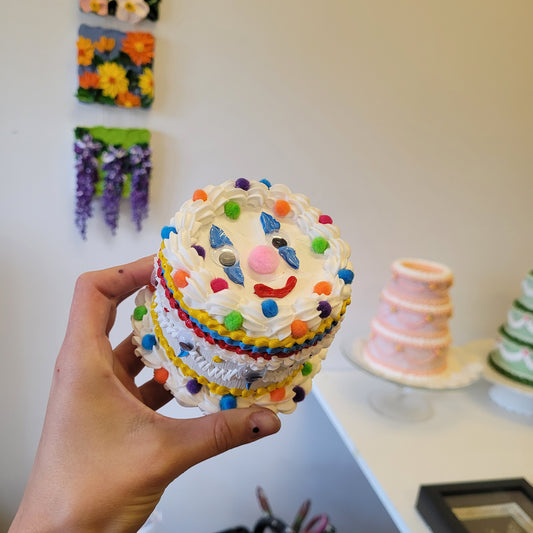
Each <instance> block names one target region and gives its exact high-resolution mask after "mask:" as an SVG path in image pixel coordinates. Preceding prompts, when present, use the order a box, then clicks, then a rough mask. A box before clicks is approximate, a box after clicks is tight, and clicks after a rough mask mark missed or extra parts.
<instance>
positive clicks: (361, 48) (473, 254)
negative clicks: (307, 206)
mask: <svg viewBox="0 0 533 533" xmlns="http://www.w3.org/2000/svg"><path fill="white" fill-rule="evenodd" d="M76 5H77V2H76V1H74V0H73V1H72V2H68V3H67V2H64V1H59V0H55V1H48V2H37V1H30V2H15V1H13V2H4V3H3V6H2V7H3V12H2V17H1V19H0V49H1V50H2V66H1V77H0V80H1V82H0V158H1V161H2V170H1V172H2V180H1V186H0V187H1V189H0V193H1V194H0V198H1V200H0V201H1V209H0V217H1V222H0V235H1V241H0V243H1V246H2V251H3V252H2V284H1V288H2V293H3V301H4V305H3V306H2V310H1V327H2V330H1V333H2V337H1V338H2V346H3V364H2V367H3V368H2V374H1V378H0V405H2V408H1V411H0V413H1V414H0V417H1V418H0V427H1V428H2V435H3V439H2V448H1V449H2V454H1V456H0V472H1V481H0V484H1V487H0V523H1V517H2V516H5V517H8V518H9V516H10V515H11V514H12V513H13V512H14V510H15V508H16V505H17V502H18V499H19V498H20V495H21V492H22V490H23V486H24V483H25V480H26V477H27V475H28V473H29V469H30V467H31V462H32V458H33V453H34V451H35V448H36V445H37V440H38V437H39V433H40V428H41V424H42V420H43V415H44V409H45V403H46V398H47V393H48V387H49V382H50V376H51V370H52V366H53V362H54V359H55V356H56V353H57V350H58V348H59V346H60V343H61V340H62V336H63V332H64V325H65V322H66V317H67V313H68V308H69V305H70V297H71V292H72V287H73V284H74V281H75V278H76V276H77V275H78V274H79V273H80V272H83V271H84V270H87V269H93V268H101V267H105V266H110V265H113V264H117V263H121V262H126V261H129V260H131V259H134V258H137V257H139V256H142V255H145V254H148V253H151V252H154V251H155V249H156V248H157V246H158V242H159V229H160V227H161V226H162V225H164V224H165V223H166V222H167V221H168V219H169V218H170V216H171V215H172V214H173V212H174V211H175V210H176V209H177V208H178V207H179V205H180V204H181V203H182V202H183V201H184V200H185V199H187V198H188V197H189V196H190V195H191V193H192V191H193V190H194V189H195V188H197V187H199V186H203V185H205V184H208V183H216V182H218V181H220V180H222V179H226V178H231V177H267V178H269V179H270V180H271V181H274V182H284V183H287V184H288V185H289V186H291V188H293V189H294V190H297V191H300V192H304V193H306V194H307V195H308V196H310V198H311V200H312V202H313V203H314V204H315V205H317V206H319V207H321V208H322V210H323V211H324V212H325V213H328V214H330V215H332V216H333V218H334V220H335V222H336V223H337V224H338V225H339V226H340V227H341V229H342V230H343V235H344V237H345V238H346V240H347V241H348V242H349V243H350V244H351V246H352V251H353V263H354V266H355V269H356V273H357V280H356V284H355V286H354V288H355V290H354V295H353V304H352V306H351V308H350V310H349V317H348V319H347V320H348V321H349V322H350V324H351V325H350V327H345V328H344V331H343V332H341V334H342V335H343V336H346V335H356V336H365V335H366V334H367V333H368V324H369V321H370V319H371V317H372V315H373V313H374V312H375V310H376V306H377V296H378V293H379V290H380V289H381V287H382V285H383V284H384V282H385V281H386V279H387V278H388V276H389V266H390V263H391V261H392V260H393V259H395V258H397V257H400V256H406V255H407V256H419V257H425V258H428V259H433V260H437V261H442V262H444V263H446V264H448V265H449V266H450V267H452V269H453V271H454V273H455V276H456V283H455V286H454V288H453V290H452V298H453V300H454V305H455V316H454V318H453V320H452V328H453V329H452V333H453V334H454V337H455V339H456V341H457V342H458V343H463V342H466V341H468V340H471V339H476V338H479V337H486V336H492V335H494V334H495V331H496V328H497V326H498V325H499V323H500V322H501V321H502V320H503V319H504V316H505V313H506V310H507V307H508V305H509V303H510V301H511V300H512V299H513V298H514V297H515V296H516V295H517V294H518V293H519V290H520V287H519V284H520V281H521V279H522V278H523V276H524V275H525V274H526V272H527V271H528V270H529V269H530V268H532V267H533V245H532V241H533V240H532V237H531V235H532V228H533V209H532V198H533V194H532V193H533V178H532V169H533V150H532V149H531V147H532V146H533V104H532V94H533V92H532V89H533V63H532V60H531V50H532V49H533V33H532V32H531V23H532V19H533V3H531V2H530V1H529V0H510V1H507V2H501V1H499V0H446V1H440V2H438V1H431V0H430V1H421V0H419V1H416V0H405V1H401V2H399V1H396V0H378V1H372V2H370V1H367V2H365V1H362V0H344V1H342V0H332V1H325V0H289V1H287V0H269V1H268V2H260V1H258V0H256V1H250V0H224V1H216V0H210V1H207V0H181V1H180V0H165V1H164V2H163V4H162V8H161V15H162V18H161V20H160V21H159V22H157V23H156V24H151V23H148V22H147V23H143V25H142V28H143V29H147V30H149V31H153V32H154V34H155V35H156V38H157V54H156V59H155V79H156V84H157V86H156V102H155V104H154V106H153V108H152V109H151V110H150V111H127V110H123V109H111V108H104V107H99V106H95V105H83V104H80V103H79V102H77V100H76V99H75V98H74V97H73V96H72V95H73V93H74V92H75V88H76V64H75V41H76V35H77V28H78V25H79V24H80V23H82V22H86V23H89V24H92V25H103V26H114V27H116V26H117V23H116V21H113V20H111V21H108V20H103V19H101V18H98V17H91V16H88V15H83V14H81V13H79V12H78V10H77V7H76ZM118 26H120V25H118ZM96 124H103V125H108V126H123V127H128V126H135V127H147V128H149V129H151V130H152V131H153V149H154V167H155V171H154V178H153V184H152V192H151V215H150V218H149V219H148V221H147V222H146V223H145V227H144V230H143V232H142V233H140V234H137V233H136V232H135V231H134V229H133V226H132V225H131V224H130V223H129V222H128V221H127V211H125V214H124V215H123V216H122V217H121V225H120V228H119V231H118V234H117V236H116V237H114V238H113V237H111V236H110V235H109V233H108V231H107V229H106V228H105V227H104V225H103V223H102V222H101V220H100V218H98V219H94V220H93V221H92V222H91V223H90V226H89V232H88V241H87V242H82V241H81V239H80V238H79V236H78V235H77V232H76V229H75V227H74V223H73V208H74V202H73V192H74V172H73V158H72V155H71V152H72V148H71V145H72V129H73V128H74V127H75V126H77V125H96ZM128 312H129V311H128V310H125V313H124V317H123V318H122V319H121V320H122V321H121V323H120V326H119V328H118V332H117V333H116V338H120V337H121V336H123V335H124V334H125V333H126V332H127V329H128V325H127V321H128V317H127V315H128ZM348 330H349V331H348ZM331 364H336V363H335V357H332V363H331ZM339 364H340V363H339ZM285 424H286V425H289V424H290V418H288V419H286V421H285ZM298 499H299V498H298Z"/></svg>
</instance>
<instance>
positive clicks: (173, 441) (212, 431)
mask: <svg viewBox="0 0 533 533" xmlns="http://www.w3.org/2000/svg"><path fill="white" fill-rule="evenodd" d="M172 422H175V423H176V424H171V425H170V427H168V431H169V434H168V435H167V436H168V438H169V440H170V442H169V447H168V448H167V450H173V451H174V452H175V460H174V466H175V468H176V475H179V474H181V473H182V472H184V471H185V470H187V469H188V468H190V467H191V466H193V465H195V464H197V463H200V462H201V461H205V460H206V459H209V458H210V457H213V456H215V455H218V454H220V453H223V452H225V451H227V450H229V449H231V448H235V447H237V446H241V445H242V444H247V443H250V442H253V441H256V440H258V439H261V438H263V437H266V436H268V435H272V434H273V433H277V432H278V431H279V429H280V427H281V422H280V420H279V418H278V417H277V416H276V415H275V414H274V413H273V412H272V411H270V409H266V408H264V407H257V406H254V407H249V408H246V409H242V408H241V409H228V410H226V411H220V412H218V413H214V414H209V415H206V416H203V417H200V418H191V419H186V420H174V421H172Z"/></svg>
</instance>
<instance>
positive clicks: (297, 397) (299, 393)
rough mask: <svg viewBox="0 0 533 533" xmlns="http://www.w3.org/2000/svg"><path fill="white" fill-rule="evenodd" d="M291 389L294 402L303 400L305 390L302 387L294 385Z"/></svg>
mask: <svg viewBox="0 0 533 533" xmlns="http://www.w3.org/2000/svg"><path fill="white" fill-rule="evenodd" d="M292 391H293V392H294V398H293V401H294V402H296V403H298V402H303V401H304V400H305V391H304V390H303V389H302V387H300V386H299V385H296V387H294V389H292Z"/></svg>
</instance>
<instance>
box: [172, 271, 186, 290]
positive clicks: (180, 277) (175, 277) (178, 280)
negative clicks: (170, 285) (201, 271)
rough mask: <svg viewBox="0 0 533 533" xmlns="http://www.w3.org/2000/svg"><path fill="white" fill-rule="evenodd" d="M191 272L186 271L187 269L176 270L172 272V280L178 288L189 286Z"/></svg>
mask: <svg viewBox="0 0 533 533" xmlns="http://www.w3.org/2000/svg"><path fill="white" fill-rule="evenodd" d="M188 278H189V273H188V272H185V270H176V272H174V274H172V281H174V285H176V287H178V289H183V287H187V285H188V284H189V279H188Z"/></svg>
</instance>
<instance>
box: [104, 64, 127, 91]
mask: <svg viewBox="0 0 533 533" xmlns="http://www.w3.org/2000/svg"><path fill="white" fill-rule="evenodd" d="M98 74H99V75H100V84H99V88H100V89H102V94H103V95H104V96H110V97H111V98H115V97H116V96H117V95H119V94H121V93H126V92H128V79H127V78H126V70H125V69H124V68H123V67H121V66H120V65H118V64H117V63H111V62H109V61H108V62H106V63H102V64H101V65H99V66H98Z"/></svg>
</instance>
